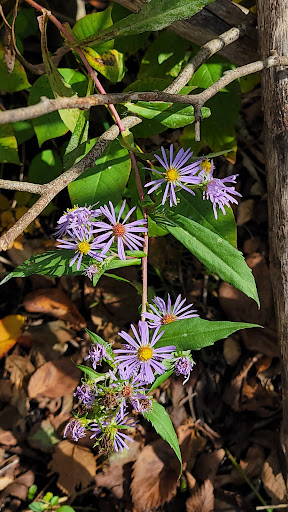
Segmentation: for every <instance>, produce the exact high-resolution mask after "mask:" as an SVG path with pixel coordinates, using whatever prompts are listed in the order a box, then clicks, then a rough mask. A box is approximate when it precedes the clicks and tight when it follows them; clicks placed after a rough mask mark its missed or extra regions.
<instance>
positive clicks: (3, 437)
mask: <svg viewBox="0 0 288 512" xmlns="http://www.w3.org/2000/svg"><path fill="white" fill-rule="evenodd" d="M17 443H18V440H17V439H16V437H15V436H14V435H13V434H12V432H10V431H9V430H0V444H4V445H7V446H16V445H17Z"/></svg>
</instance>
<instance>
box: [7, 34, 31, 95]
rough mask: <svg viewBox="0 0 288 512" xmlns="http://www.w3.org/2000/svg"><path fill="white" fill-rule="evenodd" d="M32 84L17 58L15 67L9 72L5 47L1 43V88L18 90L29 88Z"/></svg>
mask: <svg viewBox="0 0 288 512" xmlns="http://www.w3.org/2000/svg"><path fill="white" fill-rule="evenodd" d="M29 87H31V86H30V84H29V82H28V79H27V76H26V73H25V69H24V68H23V66H22V64H20V62H19V60H17V59H15V64H14V69H13V71H12V73H11V74H9V73H8V71H7V69H6V65H5V62H4V48H3V46H2V45H1V44H0V90H1V91H5V92H17V91H22V90H23V89H28V88H29Z"/></svg>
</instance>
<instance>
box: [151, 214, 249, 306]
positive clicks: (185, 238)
mask: <svg viewBox="0 0 288 512" xmlns="http://www.w3.org/2000/svg"><path fill="white" fill-rule="evenodd" d="M163 217H164V218H165V220H166V222H165V223H164V225H162V226H161V227H164V229H167V231H169V233H171V234H172V235H173V236H174V237H175V238H177V240H179V242H181V243H182V244H183V245H184V246H185V247H187V249H189V251H190V252H192V254H194V255H195V256H196V257H197V258H198V259H199V260H200V261H201V262H202V263H203V264H204V265H205V266H206V267H207V269H208V270H209V272H215V273H216V274H217V275H218V276H219V277H220V278H221V279H223V280H224V281H227V283H229V284H232V285H233V286H235V288H238V290H240V291H241V292H243V293H245V294H246V295H247V296H248V297H251V298H252V299H254V300H255V301H256V302H257V304H258V306H259V298H258V293H257V288H256V284H255V280H254V277H253V274H252V271H251V269H250V268H249V267H248V265H247V264H246V262H245V260H244V258H243V255H242V253H241V252H240V251H238V250H237V249H235V248H234V247H232V245H231V244H230V243H229V242H226V240H224V239H223V238H222V237H221V236H219V235H218V234H216V233H214V232H213V231H211V230H210V229H207V228H206V227H204V226H201V225H200V224H198V223H197V222H194V221H193V220H191V219H188V218H187V217H183V215H179V214H176V213H173V212H170V211H166V212H165V213H164V215H163ZM154 220H155V221H156V222H157V224H158V223H159V219H156V218H155V219H154ZM160 225H161V223H160Z"/></svg>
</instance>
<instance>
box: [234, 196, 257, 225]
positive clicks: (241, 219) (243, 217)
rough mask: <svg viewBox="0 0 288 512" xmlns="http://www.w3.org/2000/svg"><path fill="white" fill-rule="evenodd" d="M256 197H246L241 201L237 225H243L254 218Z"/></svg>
mask: <svg viewBox="0 0 288 512" xmlns="http://www.w3.org/2000/svg"><path fill="white" fill-rule="evenodd" d="M254 204H255V201H254V199H246V201H242V202H241V203H239V205H238V208H237V226H243V224H246V222H249V220H251V219H252V218H253V210H254Z"/></svg>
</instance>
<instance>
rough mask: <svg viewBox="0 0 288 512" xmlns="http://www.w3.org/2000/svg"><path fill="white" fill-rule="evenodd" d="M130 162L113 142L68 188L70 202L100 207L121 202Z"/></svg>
mask: <svg viewBox="0 0 288 512" xmlns="http://www.w3.org/2000/svg"><path fill="white" fill-rule="evenodd" d="M130 169H131V161H130V158H129V153H128V151H127V150H126V149H125V148H123V147H121V145H120V144H119V141H118V140H114V141H113V142H112V143H111V144H110V145H109V147H108V148H106V150H105V151H104V153H103V154H102V155H101V157H100V158H98V160H97V162H96V164H95V165H94V166H93V167H91V168H90V169H88V170H87V171H85V172H84V173H83V174H82V175H81V177H79V178H77V180H75V181H73V182H72V183H70V184H69V186H68V191H69V195H70V199H71V202H72V203H73V204H79V205H80V206H81V205H84V204H85V203H88V204H94V203H96V202H97V201H99V203H100V205H103V204H105V203H107V202H108V201H112V203H114V204H117V203H119V201H120V200H121V197H122V195H123V192H124V189H125V186H126V183H127V181H128V178H129V174H130Z"/></svg>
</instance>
